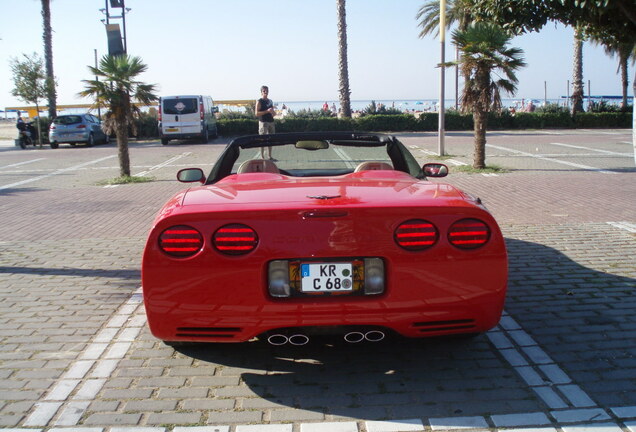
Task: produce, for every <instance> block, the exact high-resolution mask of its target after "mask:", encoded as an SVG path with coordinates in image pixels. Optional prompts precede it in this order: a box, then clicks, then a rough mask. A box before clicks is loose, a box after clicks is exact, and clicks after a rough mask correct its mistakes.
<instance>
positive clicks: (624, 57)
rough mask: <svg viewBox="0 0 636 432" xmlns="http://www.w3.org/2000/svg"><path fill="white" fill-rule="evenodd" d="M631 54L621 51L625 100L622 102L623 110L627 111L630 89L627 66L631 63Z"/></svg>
mask: <svg viewBox="0 0 636 432" xmlns="http://www.w3.org/2000/svg"><path fill="white" fill-rule="evenodd" d="M629 55H630V52H625V51H624V50H621V51H620V62H621V64H620V69H621V84H622V87H623V100H622V101H621V110H623V111H625V110H627V93H628V89H629V78H628V76H627V65H628V61H629Z"/></svg>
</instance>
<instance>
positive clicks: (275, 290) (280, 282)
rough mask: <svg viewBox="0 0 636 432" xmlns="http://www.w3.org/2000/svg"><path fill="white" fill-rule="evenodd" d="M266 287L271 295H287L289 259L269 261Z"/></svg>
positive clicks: (288, 294) (288, 293)
mask: <svg viewBox="0 0 636 432" xmlns="http://www.w3.org/2000/svg"><path fill="white" fill-rule="evenodd" d="M267 273H268V275H267V276H268V278H267V280H268V281H269V285H268V289H269V293H270V294H271V295H272V297H289V296H290V294H291V291H290V288H289V261H287V260H276V261H271V262H270V263H269V267H268V271H267Z"/></svg>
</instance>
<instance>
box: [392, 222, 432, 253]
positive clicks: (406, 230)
mask: <svg viewBox="0 0 636 432" xmlns="http://www.w3.org/2000/svg"><path fill="white" fill-rule="evenodd" d="M393 238H394V239H395V242H396V243H397V244H398V246H400V247H401V248H402V249H406V250H408V251H421V250H424V249H428V248H429V247H431V246H433V245H434V244H435V243H436V242H437V239H438V238H439V233H438V232H437V228H435V225H433V224H432V223H430V222H428V221H425V220H421V219H411V220H408V221H406V222H403V223H401V224H400V226H398V227H397V229H396V230H395V233H394V234H393Z"/></svg>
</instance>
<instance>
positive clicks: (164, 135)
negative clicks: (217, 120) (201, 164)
mask: <svg viewBox="0 0 636 432" xmlns="http://www.w3.org/2000/svg"><path fill="white" fill-rule="evenodd" d="M202 136H203V132H199V133H163V132H162V133H161V139H171V140H176V139H192V138H201V137H202Z"/></svg>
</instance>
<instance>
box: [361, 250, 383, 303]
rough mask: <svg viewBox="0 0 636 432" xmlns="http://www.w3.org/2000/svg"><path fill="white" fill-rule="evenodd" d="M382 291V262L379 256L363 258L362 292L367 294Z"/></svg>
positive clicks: (380, 292)
mask: <svg viewBox="0 0 636 432" xmlns="http://www.w3.org/2000/svg"><path fill="white" fill-rule="evenodd" d="M383 292H384V262H383V261H382V259H380V258H365V259H364V293H365V294H367V295H373V294H382V293H383Z"/></svg>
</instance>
